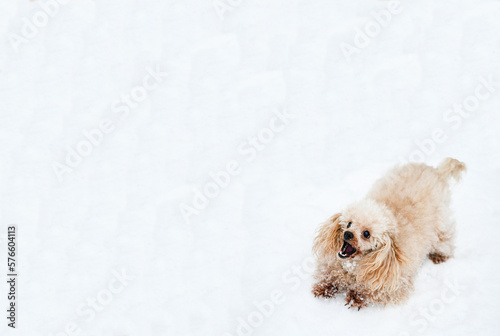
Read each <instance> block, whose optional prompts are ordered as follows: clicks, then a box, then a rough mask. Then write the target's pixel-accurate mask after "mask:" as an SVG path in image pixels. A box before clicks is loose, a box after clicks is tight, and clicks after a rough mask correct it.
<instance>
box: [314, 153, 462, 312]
mask: <svg viewBox="0 0 500 336" xmlns="http://www.w3.org/2000/svg"><path fill="white" fill-rule="evenodd" d="M463 171H465V164H463V163H462V162H460V161H457V160H455V159H451V158H447V159H446V160H445V161H444V162H443V163H441V165H440V166H439V167H437V168H434V167H430V166H427V165H425V164H421V163H410V164H406V165H403V166H399V167H396V168H394V169H393V170H391V171H389V173H387V174H386V175H385V176H384V177H382V178H381V179H379V180H378V181H377V182H376V183H375V185H374V186H373V188H372V189H371V191H370V192H369V193H368V195H367V196H366V198H365V199H363V200H361V201H359V202H357V203H354V204H352V205H350V206H348V207H347V208H346V209H345V210H344V211H343V212H342V213H337V214H335V215H333V216H332V217H331V218H330V220H328V221H327V222H325V223H324V224H323V225H322V226H321V227H320V228H319V229H318V233H317V236H316V238H315V240H314V247H313V250H314V252H315V254H316V257H317V259H318V265H317V270H316V273H315V278H316V279H317V280H318V282H317V283H316V284H314V286H313V294H314V295H315V296H316V297H324V298H331V297H333V296H335V294H336V293H339V292H345V293H346V302H347V303H346V305H349V306H350V307H355V308H358V310H359V309H360V308H362V307H365V306H366V305H367V304H371V303H382V304H384V305H385V304H387V303H394V304H397V303H402V302H404V301H405V300H406V299H407V298H408V296H409V294H410V292H411V291H412V290H413V278H414V276H415V275H416V273H417V271H418V269H419V267H420V265H421V264H422V262H423V261H424V260H425V258H426V257H429V259H431V260H432V261H433V262H434V263H436V264H439V263H441V262H444V261H446V260H447V259H448V258H450V257H452V256H453V249H454V246H453V239H454V235H455V222H454V220H453V216H452V213H451V211H450V207H449V205H450V194H451V192H450V179H451V178H454V179H455V180H457V181H458V180H459V179H460V175H461V173H462V172H463Z"/></svg>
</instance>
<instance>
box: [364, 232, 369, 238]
mask: <svg viewBox="0 0 500 336" xmlns="http://www.w3.org/2000/svg"><path fill="white" fill-rule="evenodd" d="M363 237H365V238H366V239H368V238H370V232H368V231H365V232H363Z"/></svg>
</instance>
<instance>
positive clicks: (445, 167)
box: [437, 158, 467, 182]
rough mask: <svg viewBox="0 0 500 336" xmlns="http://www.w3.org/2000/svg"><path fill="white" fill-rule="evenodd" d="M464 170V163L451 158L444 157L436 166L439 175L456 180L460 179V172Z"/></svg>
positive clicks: (465, 168)
mask: <svg viewBox="0 0 500 336" xmlns="http://www.w3.org/2000/svg"><path fill="white" fill-rule="evenodd" d="M466 170H467V167H466V166H465V163H463V162H460V161H458V160H456V159H452V158H446V159H444V161H443V162H441V164H440V165H439V166H438V167H437V172H438V174H439V175H441V176H443V177H445V178H450V177H453V178H454V179H455V180H456V181H457V182H458V181H460V178H461V174H462V172H464V171H466Z"/></svg>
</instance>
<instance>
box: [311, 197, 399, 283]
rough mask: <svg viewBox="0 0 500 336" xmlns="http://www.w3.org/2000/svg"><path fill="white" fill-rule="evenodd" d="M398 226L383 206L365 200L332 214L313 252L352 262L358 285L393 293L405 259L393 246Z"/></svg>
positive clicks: (322, 228) (329, 258) (320, 229)
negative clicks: (355, 266) (388, 290)
mask: <svg viewBox="0 0 500 336" xmlns="http://www.w3.org/2000/svg"><path fill="white" fill-rule="evenodd" d="M396 231H397V223H396V219H395V218H394V216H393V215H392V213H391V212H390V211H389V209H387V207H385V206H384V205H382V204H379V203H377V202H375V201H373V200H369V199H365V200H363V201H360V202H357V203H355V204H353V205H351V206H349V207H348V208H347V209H345V211H343V212H342V213H338V214H335V215H334V216H332V217H331V218H330V220H328V221H327V222H325V223H324V224H323V225H322V226H321V227H320V228H319V230H318V234H317V236H316V239H315V241H314V248H313V249H314V252H315V254H316V255H317V256H318V257H319V258H322V259H326V260H332V259H334V258H338V259H340V260H341V261H344V260H354V261H356V264H357V265H358V266H359V267H358V271H357V281H359V282H363V283H364V284H365V285H366V286H367V287H368V288H370V289H373V290H377V289H380V288H382V287H386V288H387V289H393V288H395V286H396V283H397V281H398V280H399V277H400V275H401V266H402V264H403V263H404V262H405V261H406V257H405V256H404V254H403V253H402V251H401V250H400V249H399V247H398V245H397V242H396V238H395V237H396V233H397V232H396Z"/></svg>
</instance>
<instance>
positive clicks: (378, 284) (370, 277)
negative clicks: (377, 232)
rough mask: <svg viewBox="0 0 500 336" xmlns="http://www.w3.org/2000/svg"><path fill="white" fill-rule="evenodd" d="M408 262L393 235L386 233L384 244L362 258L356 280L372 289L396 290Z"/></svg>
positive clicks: (383, 239)
mask: <svg viewBox="0 0 500 336" xmlns="http://www.w3.org/2000/svg"><path fill="white" fill-rule="evenodd" d="M407 262H408V258H407V257H406V256H405V255H404V253H403V252H402V251H401V249H400V248H399V247H398V246H397V244H396V243H395V241H394V240H393V239H392V237H391V236H389V235H388V234H384V236H383V238H382V246H381V247H380V248H378V249H377V250H375V251H373V252H371V253H369V254H368V255H366V256H365V257H364V258H362V259H361V263H360V272H359V273H358V276H357V279H356V280H357V281H358V282H361V283H363V284H365V285H366V286H367V287H368V288H370V289H371V290H379V289H381V288H385V289H388V290H395V289H396V288H397V285H398V282H399V280H400V278H401V274H402V271H403V267H404V265H405V263H407Z"/></svg>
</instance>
